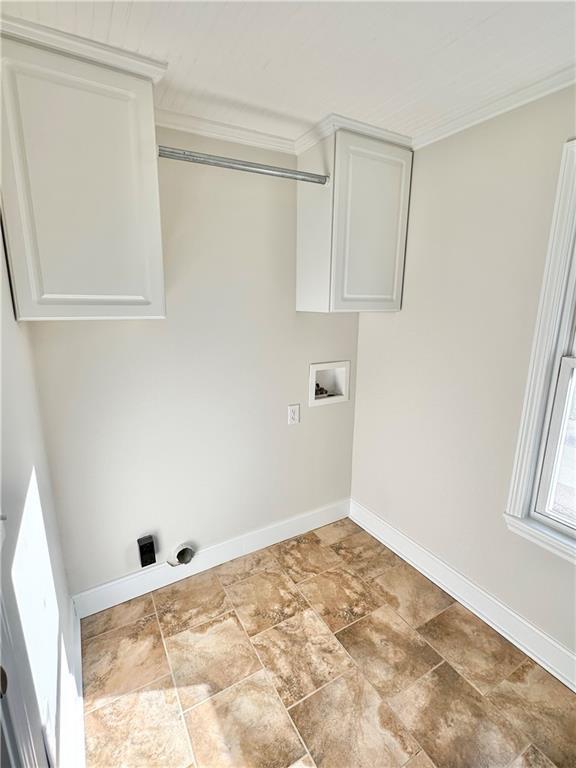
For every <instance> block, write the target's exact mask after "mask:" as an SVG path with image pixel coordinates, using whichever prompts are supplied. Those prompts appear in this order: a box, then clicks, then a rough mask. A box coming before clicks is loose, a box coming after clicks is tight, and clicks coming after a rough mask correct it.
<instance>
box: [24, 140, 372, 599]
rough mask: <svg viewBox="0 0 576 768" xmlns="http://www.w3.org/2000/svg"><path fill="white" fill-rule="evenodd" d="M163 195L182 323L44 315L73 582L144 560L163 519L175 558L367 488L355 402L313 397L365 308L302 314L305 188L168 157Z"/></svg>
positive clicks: (172, 292) (42, 351)
mask: <svg viewBox="0 0 576 768" xmlns="http://www.w3.org/2000/svg"><path fill="white" fill-rule="evenodd" d="M158 138H159V141H160V142H162V143H165V144H170V145H173V146H179V147H190V148H196V149H199V150H201V151H207V152H214V153H218V154H225V155H229V156H240V157H243V158H246V159H248V160H258V161H262V162H267V163H272V164H277V165H279V164H286V163H290V162H293V158H289V157H286V156H282V155H279V154H275V153H270V152H264V151H262V150H257V149H253V148H250V147H237V146H234V145H232V144H226V143H218V142H214V141H209V140H207V139H201V138H199V137H192V136H190V135H186V134H183V133H178V132H171V131H162V132H160V135H159V137H158ZM160 198H161V208H162V223H163V240H164V262H165V274H166V287H167V312H168V317H167V319H166V320H165V321H114V322H110V321H98V322H70V323H62V322H61V323H58V322H56V323H40V324H38V325H35V326H34V327H33V328H32V336H33V341H34V351H35V359H36V370H37V376H38V388H39V391H40V393H41V400H42V410H43V415H44V426H45V433H46V441H47V444H48V452H49V456H50V460H51V465H52V474H53V480H54V490H55V496H56V501H57V507H58V512H59V515H60V522H61V529H62V538H63V547H64V554H65V562H66V566H67V570H68V576H69V580H70V585H71V589H72V591H73V592H77V591H80V590H83V589H86V588H88V587H92V586H95V585H97V584H100V583H102V582H105V581H108V580H111V579H115V578H117V577H120V576H123V575H124V574H126V573H128V572H130V571H133V570H137V569H138V568H139V562H138V558H137V550H136V538H137V537H138V536H141V535H142V534H144V533H147V532H149V531H152V532H156V533H157V534H158V538H159V541H160V544H161V547H162V549H161V552H160V554H159V559H162V558H165V557H166V555H167V554H168V549H169V548H171V547H172V546H175V545H176V544H179V543H180V542H181V541H184V540H189V539H190V540H192V541H194V542H196V543H197V545H198V546H200V547H203V546H207V545H209V544H214V543H217V542H221V541H224V540H226V539H228V538H232V537H234V536H237V535H239V534H242V533H245V532H247V531H250V530H252V529H255V528H259V527H261V526H265V525H269V524H271V523H274V522H277V521H280V520H282V519H284V518H287V517H290V516H292V515H296V514H299V513H302V512H305V511H308V510H312V509H314V508H316V507H319V506H323V505H325V504H328V503H330V502H332V501H336V500H339V499H341V498H343V497H347V496H349V494H350V475H351V452H352V428H353V415H354V406H353V401H351V402H350V403H342V404H337V405H334V406H331V407H326V408H311V409H309V408H307V407H306V402H307V387H308V365H309V363H311V362H316V361H324V360H342V359H351V360H352V361H355V357H356V340H357V316H356V315H341V316H338V315H332V316H322V315H311V314H302V313H299V314H297V313H296V312H295V242H296V221H295V215H296V191H295V183H294V182H290V181H286V180H279V179H272V178H267V177H264V176H254V175H250V174H245V173H238V172H235V171H228V170H222V169H218V168H206V167H201V166H195V165H191V164H188V163H178V162H174V161H170V160H161V161H160ZM289 403H301V404H302V422H301V424H299V425H296V426H291V427H288V425H287V406H288V404H289Z"/></svg>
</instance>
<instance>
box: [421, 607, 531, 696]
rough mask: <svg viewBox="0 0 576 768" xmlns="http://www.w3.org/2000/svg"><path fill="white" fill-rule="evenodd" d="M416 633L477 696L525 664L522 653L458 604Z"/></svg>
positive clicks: (524, 657)
mask: <svg viewBox="0 0 576 768" xmlns="http://www.w3.org/2000/svg"><path fill="white" fill-rule="evenodd" d="M418 632H419V633H420V634H421V635H422V637H424V638H426V640H427V641H428V642H429V643H430V645H432V646H433V647H434V648H435V649H436V650H437V651H438V653H440V654H441V655H442V656H443V657H444V658H445V659H446V661H448V662H450V664H451V666H453V667H454V669H456V671H457V672H460V674H461V675H462V676H463V677H465V678H466V680H468V682H469V683H472V685H473V686H474V687H475V688H477V689H478V690H479V691H480V693H486V692H487V691H489V690H490V689H491V688H493V687H494V686H495V685H496V684H497V683H499V682H501V681H502V680H503V679H504V678H505V677H508V675H510V674H511V673H512V672H513V671H514V670H515V669H516V668H517V667H519V666H520V664H521V663H522V662H523V661H525V660H526V656H525V655H524V654H523V653H522V651H519V650H518V648H516V647H515V646H513V645H512V643H509V642H508V640H506V639H505V638H504V637H502V635H499V634H498V632H495V631H494V630H493V629H492V628H491V627H489V626H488V624H485V623H484V622H483V621H482V620H481V619H479V618H478V617H477V616H474V614H473V613H470V611H468V610H466V608H464V606H463V605H460V604H459V603H453V604H452V605H451V606H450V607H449V608H447V609H446V610H445V611H443V612H442V613H440V614H439V615H438V616H436V617H435V618H433V619H431V620H430V621H429V622H427V623H426V624H423V625H422V626H421V627H419V628H418Z"/></svg>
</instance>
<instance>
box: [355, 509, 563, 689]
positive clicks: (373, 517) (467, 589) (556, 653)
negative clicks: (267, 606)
mask: <svg viewBox="0 0 576 768" xmlns="http://www.w3.org/2000/svg"><path fill="white" fill-rule="evenodd" d="M350 517H351V518H352V520H353V521H354V522H355V523H357V524H358V525H360V526H361V527H362V528H364V529H365V530H366V531H368V533H370V534H372V536H374V537H375V538H377V539H378V540H379V541H381V542H382V544H385V545H386V546H387V547H389V548H390V549H392V550H393V551H394V552H396V554H398V555H400V557H402V558H403V559H404V560H406V561H407V562H408V563H410V564H411V565H413V566H414V567H415V568H417V569H418V570H419V571H421V572H422V573H423V574H424V575H425V576H427V577H428V578H429V579H430V580H431V581H433V582H434V583H435V584H437V585H438V586H439V587H441V588H442V589H443V590H445V591H446V592H448V593H449V594H450V595H452V597H454V598H456V600H458V601H459V602H460V603H462V605H464V606H466V608H469V609H470V610H471V611H472V612H473V613H475V614H476V615H477V616H479V617H480V618H481V619H482V620H483V621H485V622H486V623H487V624H489V625H490V626H491V627H493V628H494V629H495V630H496V631H497V632H499V633H500V634H501V635H503V636H504V637H506V638H507V639H508V640H510V641H511V642H512V643H514V645H517V646H518V647H519V648H520V649H521V650H522V651H524V653H526V655H527V656H530V657H531V658H532V659H534V661H536V662H538V664H540V665H541V666H542V667H544V668H545V669H547V670H548V671H549V672H550V673H551V674H552V675H554V676H555V677H557V678H558V679H559V680H560V681H561V682H563V683H564V684H565V685H567V686H568V687H569V688H571V689H572V690H573V691H576V655H575V654H574V653H572V652H571V651H570V650H569V649H568V648H566V647H565V646H563V645H561V644H560V643H558V642H557V641H556V640H554V639H553V638H552V637H550V636H549V635H547V634H546V633H544V632H542V630H541V629H538V627H535V626H534V625H533V624H531V623H530V622H529V621H527V620H526V619H524V618H522V616H520V615H519V614H517V613H516V612H515V611H513V610H512V609H511V608H509V607H508V606H506V605H504V603H502V602H500V600H498V598H496V597H494V596H493V595H491V594H489V593H488V592H486V591H485V590H483V589H482V588H481V587H478V586H476V585H475V584H473V583H472V582H471V581H470V580H469V579H468V578H467V577H466V576H464V575H462V574H461V573H459V572H458V571H456V570H455V569H454V568H452V566H450V565H448V564H447V563H445V562H444V561H443V560H441V559H440V558H439V557H436V555H433V554H432V553H431V552H429V551H428V550H427V549H425V548H424V547H422V546H421V545H420V544H417V543H416V542H415V541H413V540H412V539H410V538H409V537H408V536H406V535H405V534H404V533H401V532H400V531H399V530H397V529H396V528H394V527H392V526H391V525H389V524H388V523H386V522H385V521H384V520H382V518H381V517H379V516H378V515H377V514H376V513H375V512H372V511H371V510H370V509H367V508H366V507H364V506H362V505H361V504H359V503H358V502H356V501H354V500H353V499H352V500H351V502H350Z"/></svg>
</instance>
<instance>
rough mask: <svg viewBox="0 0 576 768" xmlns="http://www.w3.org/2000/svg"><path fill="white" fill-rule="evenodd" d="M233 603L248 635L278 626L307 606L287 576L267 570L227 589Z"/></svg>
mask: <svg viewBox="0 0 576 768" xmlns="http://www.w3.org/2000/svg"><path fill="white" fill-rule="evenodd" d="M227 590H228V594H229V595H230V600H231V601H232V603H233V604H234V607H235V608H236V612H237V613H238V616H239V618H240V621H241V622H242V624H243V625H244V627H245V628H246V631H247V632H248V634H249V635H255V634H257V633H258V632H263V631H264V630H265V629H269V628H270V627H272V626H274V624H279V623H280V622H281V621H284V620H285V619H289V618H290V617H291V616H295V615H296V614H297V613H298V612H300V611H303V610H305V609H306V608H307V607H308V606H307V605H306V601H305V600H304V599H303V598H302V596H301V595H300V594H299V593H298V592H297V591H296V588H295V587H294V584H293V583H292V582H291V581H290V579H289V578H288V576H286V574H285V573H282V572H281V571H274V570H267V571H262V572H261V573H256V574H254V576H250V577H249V578H248V579H244V581H240V582H238V583H236V584H232V585H231V586H229V587H227Z"/></svg>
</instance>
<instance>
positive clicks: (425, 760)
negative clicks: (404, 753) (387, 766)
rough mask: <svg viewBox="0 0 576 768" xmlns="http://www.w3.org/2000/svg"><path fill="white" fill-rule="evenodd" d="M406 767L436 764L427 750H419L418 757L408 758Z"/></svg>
mask: <svg viewBox="0 0 576 768" xmlns="http://www.w3.org/2000/svg"><path fill="white" fill-rule="evenodd" d="M405 768H436V766H435V765H434V763H433V762H432V760H430V758H429V757H428V755H427V754H426V752H418V754H417V755H416V757H413V758H412V759H411V760H408V762H407V763H406V766H405Z"/></svg>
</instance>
